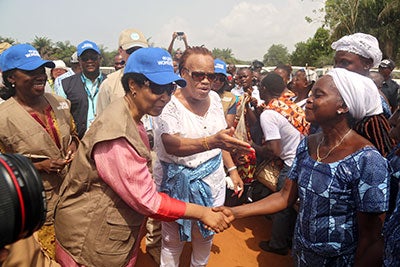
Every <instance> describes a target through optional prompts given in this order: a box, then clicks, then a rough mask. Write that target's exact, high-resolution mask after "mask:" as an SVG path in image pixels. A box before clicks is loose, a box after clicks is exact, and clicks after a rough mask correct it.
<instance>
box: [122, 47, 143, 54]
mask: <svg viewBox="0 0 400 267" xmlns="http://www.w3.org/2000/svg"><path fill="white" fill-rule="evenodd" d="M140 48H141V47H140V46H134V47H131V48H129V49H126V50H125V52H126V53H127V54H128V55H130V54H132V53H133V52H135V51H136V50H139V49H140Z"/></svg>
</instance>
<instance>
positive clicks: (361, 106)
mask: <svg viewBox="0 0 400 267" xmlns="http://www.w3.org/2000/svg"><path fill="white" fill-rule="evenodd" d="M372 88H375V90H376V86H375V85H374V84H373V82H372V80H370V79H369V78H366V77H364V76H361V75H359V74H357V73H354V72H350V71H347V70H345V69H339V68H336V69H333V70H332V71H330V72H329V73H328V74H327V75H325V76H323V77H322V78H321V79H319V80H318V81H317V82H316V84H315V85H314V87H313V89H312V95H311V96H310V97H309V98H308V100H307V104H306V111H305V112H306V119H307V120H308V121H309V122H311V123H317V124H319V125H320V126H321V129H322V131H321V132H319V133H316V134H314V135H310V136H308V137H306V138H304V139H303V140H302V141H301V143H300V145H299V147H298V149H297V153H296V158H295V160H294V163H293V166H292V169H291V171H290V172H289V175H288V179H286V181H285V185H284V188H283V189H282V190H281V191H279V192H277V193H275V194H272V195H270V196H269V197H267V198H264V199H262V200H260V201H258V202H254V203H252V204H248V205H242V206H238V207H234V208H232V211H233V213H234V215H235V217H236V218H242V217H247V216H252V215H259V214H271V213H275V212H277V211H280V210H282V209H284V208H286V207H288V206H291V205H293V204H294V203H295V202H296V200H297V199H298V198H299V201H300V207H299V215H298V217H297V223H296V227H295V231H294V240H293V249H292V252H293V257H294V261H295V264H296V266H353V265H354V266H381V264H382V251H383V240H382V235H381V231H382V225H383V221H384V218H385V212H386V211H387V209H388V195H389V194H388V190H389V186H388V184H389V173H388V164H387V161H386V160H385V159H384V158H383V157H382V156H381V155H380V153H379V152H378V151H377V149H376V148H375V147H373V145H372V144H371V143H370V142H369V141H368V140H367V139H365V138H363V137H362V136H360V135H358V134H357V133H356V132H355V131H353V130H352V129H351V121H352V120H354V119H356V120H357V119H359V118H362V117H363V116H365V113H366V112H367V111H368V109H370V108H371V107H372V106H373V103H371V104H369V102H368V97H369V94H371V92H374V91H373V89H372ZM376 93H377V92H376ZM220 209H224V208H220Z"/></svg>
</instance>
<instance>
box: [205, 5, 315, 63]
mask: <svg viewBox="0 0 400 267" xmlns="http://www.w3.org/2000/svg"><path fill="white" fill-rule="evenodd" d="M271 2H272V1H271ZM274 2H276V1H274ZM283 2H285V3H286V5H287V6H286V8H285V9H280V8H279V7H278V6H277V4H272V3H258V4H257V3H250V2H240V3H238V4H237V5H234V6H233V7H232V8H231V10H230V12H229V13H228V14H227V15H226V16H225V17H223V18H221V19H219V21H217V22H216V23H215V26H214V27H213V28H211V29H209V30H207V31H205V33H204V34H203V35H205V36H204V39H205V40H209V41H208V44H207V46H208V47H209V48H211V49H212V48H214V47H217V48H221V49H224V48H230V49H232V51H233V53H234V55H235V57H236V58H239V59H244V60H253V59H262V58H263V56H264V54H265V53H266V52H267V51H268V49H269V48H270V47H271V45H273V44H283V45H284V46H286V47H287V48H288V50H289V52H291V51H293V50H294V45H295V44H296V43H298V42H301V41H306V40H307V39H308V38H310V37H312V36H313V34H314V33H315V31H316V29H317V28H318V27H319V25H317V24H309V23H307V22H306V21H305V19H304V18H305V16H307V15H311V14H312V9H315V8H317V7H318V6H319V5H318V4H316V3H315V2H308V3H307V4H306V3H305V2H303V1H298V0H289V1H283Z"/></svg>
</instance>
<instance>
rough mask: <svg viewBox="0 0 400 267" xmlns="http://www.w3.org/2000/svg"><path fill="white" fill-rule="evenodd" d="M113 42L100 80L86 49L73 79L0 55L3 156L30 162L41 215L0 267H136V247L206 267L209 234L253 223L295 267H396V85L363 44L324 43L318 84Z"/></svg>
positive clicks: (189, 50)
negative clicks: (39, 189)
mask: <svg viewBox="0 0 400 267" xmlns="http://www.w3.org/2000/svg"><path fill="white" fill-rule="evenodd" d="M176 40H182V41H183V42H184V46H185V48H184V49H177V50H175V51H174V49H173V46H174V42H175V41H176ZM118 43H119V47H118V54H117V55H116V56H115V59H114V60H115V62H114V66H115V72H112V73H110V74H104V73H102V72H101V69H100V64H101V51H100V49H99V47H98V46H97V44H96V43H94V42H92V41H90V40H84V41H82V42H81V43H80V44H78V45H77V51H76V52H75V53H74V54H72V55H71V59H70V62H69V65H70V68H68V67H67V66H66V64H65V63H64V62H63V61H61V60H54V61H49V60H43V59H42V58H41V57H40V55H39V53H38V52H37V50H36V49H35V48H34V47H32V46H31V45H29V44H17V45H14V46H10V45H7V44H1V46H0V47H1V49H2V51H1V54H0V70H1V72H2V79H3V84H2V87H1V89H0V96H1V98H2V99H3V102H2V103H0V113H1V114H2V116H0V118H1V119H0V129H1V130H0V152H1V153H20V154H23V155H24V156H27V157H28V158H30V159H31V161H32V163H33V164H34V166H35V168H36V169H37V170H38V171H39V173H40V174H41V176H42V179H43V183H44V187H45V191H46V199H47V203H48V206H47V207H48V208H47V217H46V223H45V225H44V226H43V227H42V228H41V229H40V230H38V231H36V232H35V233H34V234H33V235H32V236H30V237H28V238H26V239H22V240H19V241H17V242H15V243H13V244H10V245H8V246H6V250H3V251H6V253H5V254H7V257H5V260H4V263H3V266H30V265H33V266H135V263H136V258H137V253H138V249H139V245H140V241H141V239H142V238H143V237H144V236H146V237H145V238H146V247H147V252H148V253H149V254H150V255H151V256H152V257H153V259H154V260H155V262H157V264H159V265H160V266H179V258H180V255H181V253H182V249H183V246H184V244H185V242H191V243H192V248H193V251H192V254H191V266H205V265H207V262H208V258H209V255H210V250H211V245H212V240H213V235H214V234H215V233H218V232H222V231H223V230H225V229H226V228H227V227H229V225H230V223H231V222H232V220H233V219H235V218H236V219H239V218H242V217H247V216H253V215H259V214H269V218H270V219H271V220H272V228H271V238H270V240H265V241H261V242H260V244H259V247H260V248H261V249H262V250H263V251H266V252H269V253H275V254H278V255H287V254H289V252H291V255H292V257H293V260H294V263H295V265H296V266H318V265H321V266H353V265H354V266H367V265H368V266H382V264H383V265H384V266H398V265H399V264H400V256H399V255H400V221H399V216H400V195H399V196H398V186H399V169H400V165H399V164H400V163H399V156H400V152H399V151H400V150H399V149H400V148H399V140H400V131H399V125H400V123H399V122H398V121H399V120H400V117H399V114H400V112H399V109H398V106H399V100H400V98H399V85H398V84H397V83H396V82H395V81H394V80H393V79H392V78H391V72H392V71H393V70H394V69H395V63H394V62H393V61H392V60H391V59H382V53H381V51H380V49H379V43H378V40H377V39H376V38H375V37H373V36H371V35H369V34H364V33H355V34H352V35H347V36H343V37H342V38H341V39H339V40H337V41H336V42H334V43H333V44H332V48H333V49H334V50H335V51H336V53H335V57H334V59H333V60H334V68H332V69H331V70H329V71H328V72H327V73H326V74H323V75H322V76H319V75H318V74H317V73H316V72H315V70H313V69H312V68H309V67H304V68H301V69H298V70H295V71H293V69H292V67H291V66H290V64H289V63H287V62H283V63H282V64H279V65H277V66H276V67H275V69H274V70H272V71H269V72H268V71H265V70H264V64H263V63H262V62H261V61H258V60H255V61H253V62H252V63H251V65H250V66H248V67H239V68H237V67H236V66H235V65H234V64H229V63H227V62H224V61H223V60H221V59H218V58H213V56H212V53H211V52H210V50H208V49H207V48H206V47H204V46H190V45H189V43H188V40H187V36H186V34H185V33H183V32H174V33H173V35H172V40H171V43H170V46H169V48H168V51H167V50H164V49H161V48H152V47H149V44H148V42H147V39H146V37H145V35H144V34H143V33H142V32H141V31H139V30H137V29H126V30H124V31H122V32H121V33H120V36H119V40H118ZM173 51H174V52H173ZM373 68H377V69H378V71H377V72H372V71H371V70H372V69H373ZM161 221H162V222H161ZM222 253H223V252H222Z"/></svg>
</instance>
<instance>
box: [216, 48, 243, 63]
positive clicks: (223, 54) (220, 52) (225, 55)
mask: <svg viewBox="0 0 400 267" xmlns="http://www.w3.org/2000/svg"><path fill="white" fill-rule="evenodd" d="M212 54H213V56H214V58H219V59H222V60H223V61H225V62H226V63H227V64H229V63H235V64H236V63H237V61H236V59H235V58H234V56H233V52H232V49H230V48H225V49H219V48H214V49H213V50H212Z"/></svg>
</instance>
